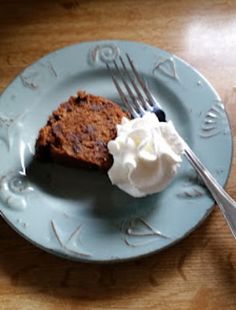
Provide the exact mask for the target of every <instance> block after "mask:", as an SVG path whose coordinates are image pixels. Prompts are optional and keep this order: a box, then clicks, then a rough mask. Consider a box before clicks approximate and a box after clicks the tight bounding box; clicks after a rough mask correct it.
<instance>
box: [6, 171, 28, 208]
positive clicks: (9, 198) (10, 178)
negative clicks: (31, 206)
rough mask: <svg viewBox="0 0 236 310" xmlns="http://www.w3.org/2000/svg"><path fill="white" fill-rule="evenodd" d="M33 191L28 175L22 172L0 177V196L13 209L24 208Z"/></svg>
mask: <svg viewBox="0 0 236 310" xmlns="http://www.w3.org/2000/svg"><path fill="white" fill-rule="evenodd" d="M32 191H33V187H31V186H30V184H29V182H28V180H27V177H26V176H23V175H21V174H20V173H9V174H7V175H6V176H3V177H2V178H1V179H0V198H1V199H2V200H3V202H4V203H6V205H7V206H8V207H9V208H10V209H12V210H18V211H20V210H24V209H25V208H26V206H27V196H28V194H29V193H30V192H32Z"/></svg>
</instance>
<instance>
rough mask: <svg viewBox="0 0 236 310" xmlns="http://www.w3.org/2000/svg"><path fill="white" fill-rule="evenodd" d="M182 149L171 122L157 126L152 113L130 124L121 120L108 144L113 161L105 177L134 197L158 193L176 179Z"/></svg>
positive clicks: (127, 120)
mask: <svg viewBox="0 0 236 310" xmlns="http://www.w3.org/2000/svg"><path fill="white" fill-rule="evenodd" d="M184 145H185V143H184V141H183V140H182V138H181V137H180V136H179V135H178V133H177V132H176V130H175V128H174V125H173V124H172V122H170V121H169V122H159V120H158V118H157V117H156V115H155V114H154V113H151V112H147V113H145V114H144V116H143V117H141V118H136V119H132V120H129V119H127V118H125V117H124V118H123V119H122V122H121V124H120V125H117V137H116V138H115V139H114V140H111V141H109V143H108V150H109V152H110V153H111V154H112V155H113V159H114V162H113V165H112V167H111V168H110V169H109V171H108V176H109V178H110V180H111V182H112V184H114V185H117V186H118V187H119V188H120V189H121V190H123V191H125V192H126V193H128V194H130V195H132V196H134V197H143V196H146V195H149V194H153V193H157V192H160V191H162V190H163V189H164V188H165V187H166V186H167V185H168V184H169V183H170V182H171V180H172V179H173V177H174V176H175V175H176V172H177V170H178V167H179V166H180V163H181V161H182V159H181V154H182V153H183V151H184Z"/></svg>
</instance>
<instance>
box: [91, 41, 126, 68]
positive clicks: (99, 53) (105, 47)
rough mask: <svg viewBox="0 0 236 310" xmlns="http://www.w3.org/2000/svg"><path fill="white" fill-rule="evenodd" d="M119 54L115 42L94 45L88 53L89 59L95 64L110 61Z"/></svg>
mask: <svg viewBox="0 0 236 310" xmlns="http://www.w3.org/2000/svg"><path fill="white" fill-rule="evenodd" d="M119 55H120V49H119V47H118V46H116V45H115V44H112V43H111V44H102V45H97V46H95V47H94V48H93V49H92V50H91V51H90V55H89V60H90V62H92V64H94V65H96V64H98V63H99V62H102V63H105V64H106V63H110V62H112V61H114V60H115V59H116V58H117V57H118V56H119Z"/></svg>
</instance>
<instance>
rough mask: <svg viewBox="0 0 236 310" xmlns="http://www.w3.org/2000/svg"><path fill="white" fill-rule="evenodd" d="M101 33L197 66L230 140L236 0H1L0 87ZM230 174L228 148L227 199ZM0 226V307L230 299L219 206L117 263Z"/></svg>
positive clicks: (133, 305)
mask: <svg viewBox="0 0 236 310" xmlns="http://www.w3.org/2000/svg"><path fill="white" fill-rule="evenodd" d="M99 39H126V40H135V41H140V42H145V43H149V44H152V45H155V46H158V47H160V48H162V49H165V50H168V51H170V52H172V53H175V54H177V55H178V56H180V57H182V58H183V59H185V60H186V61H188V62H189V63H190V64H192V65H193V66H195V67H196V68H197V69H198V70H199V71H201V72H202V73H203V74H204V75H205V76H206V78H207V79H208V80H209V81H210V82H211V83H212V84H213V86H214V87H215V88H216V89H217V91H218V92H219V94H220V95H221V97H222V98H223V100H224V101H225V104H226V109H227V111H228V113H229V117H230V120H231V124H232V131H233V134H234V145H235V144H236V53H235V51H236V1H234V0H232V1H220V0H215V1H214V0H211V1H210V0H204V1H203V0H198V1H196V0H189V1H187V0H186V1H184V0H179V1H175V0H173V1H155V0H153V1H151V0H147V1H140V0H136V1H131V0H130V1H128V0H120V1H115V0H114V1H109V0H103V1H102V0H97V1H95V0H94V1H93V0H87V1H85V0H81V1H80V0H41V1H32V0H31V1H30V0H28V1H27V0H8V1H6V0H5V1H3V0H0V91H2V90H3V89H4V88H5V87H6V86H7V85H8V83H9V82H10V81H11V80H12V79H13V78H14V77H15V76H16V75H17V74H18V73H19V72H20V71H21V70H22V69H23V68H24V67H25V66H26V65H28V64H30V63H32V62H34V61H35V60H37V59H38V58H39V57H41V56H43V55H45V54H47V53H48V52H51V51H52V50H55V49H57V48H61V47H64V46H66V45H68V44H72V43H78V42H81V41H87V40H99ZM1 156H4V155H3V154H1ZM235 175H236V158H235V156H234V160H233V167H232V172H231V175H230V178H229V181H228V185H227V190H228V192H229V193H230V195H232V197H233V198H234V199H236V176H235ZM0 236H1V238H0V309H24V310H27V309H42V310H43V309H81V310H84V309H146V310H149V309H158V310H162V309H176V310H180V309H193V310H198V309H200V310H202V309H208V310H216V309H236V242H235V240H234V239H233V237H232V235H231V234H230V232H229V230H228V227H227V226H226V224H225V221H224V220H223V218H222V215H221V214H220V212H219V211H218V210H217V209H216V210H215V211H214V212H213V213H212V215H211V216H210V217H209V218H208V219H207V220H206V221H205V222H204V223H203V225H201V227H200V228H198V229H197V230H196V231H195V232H193V233H192V234H191V235H190V236H189V237H187V238H186V239H184V240H183V241H181V242H180V243H179V244H177V245H175V246H174V247H172V248H170V249H168V250H166V251H164V252H161V253H159V254H156V255H152V256H150V257H148V258H145V259H142V260H138V261H134V262H129V263H122V264H112V265H96V264H82V263H74V262H70V261H66V260H62V259H59V258H57V257H54V256H52V255H50V254H47V253H44V252H43V251H41V250H39V249H37V248H35V247H33V246H32V245H31V244H29V243H28V242H27V241H25V240H24V239H23V238H21V237H20V236H18V235H17V234H16V233H15V232H14V231H13V230H12V229H11V228H9V226H8V225H7V224H5V222H4V221H3V220H0Z"/></svg>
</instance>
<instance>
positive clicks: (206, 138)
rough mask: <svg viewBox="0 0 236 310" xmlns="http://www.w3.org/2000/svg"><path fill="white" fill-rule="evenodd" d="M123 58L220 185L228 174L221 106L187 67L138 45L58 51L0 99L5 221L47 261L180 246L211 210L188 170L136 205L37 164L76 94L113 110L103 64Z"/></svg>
mask: <svg viewBox="0 0 236 310" xmlns="http://www.w3.org/2000/svg"><path fill="white" fill-rule="evenodd" d="M125 52H128V53H129V54H130V55H131V56H132V58H133V60H134V62H135V63H136V65H137V66H138V68H139V71H140V72H141V73H142V74H143V76H144V77H145V78H146V80H147V82H148V84H149V87H150V89H151V90H152V91H153V92H154V94H155V95H156V96H157V98H158V99H159V101H160V103H161V105H162V107H163V108H164V109H165V111H166V113H167V116H168V119H171V120H173V122H174V124H175V126H176V128H177V130H178V131H179V132H180V133H181V135H182V136H183V137H184V138H185V139H186V140H187V142H188V143H189V145H190V146H191V147H192V149H193V150H194V151H195V152H196V153H197V155H198V156H199V157H200V159H201V160H202V161H203V163H204V164H205V165H206V166H207V167H208V168H209V170H210V171H211V172H212V174H213V175H214V176H215V177H216V178H217V180H218V181H219V183H220V184H222V185H224V184H225V182H226V180H227V177H228V175H229V172H230V168H231V158H232V136H231V131H230V125H229V121H228V118H227V115H226V113H225V110H224V105H223V103H222V101H221V99H220V98H219V96H218V95H217V93H216V92H215V90H214V89H213V88H212V86H211V85H210V84H209V83H208V82H207V81H206V79H205V78H204V77H203V76H202V75H201V74H199V73H198V72H197V71H196V70H195V69H193V68H192V67H191V66H190V65H188V64H187V63H185V62H184V61H182V60H181V59H179V58H178V57H176V56H174V55H172V54H169V53H167V52H164V51H162V50H160V49H158V48H156V47H152V46H148V45H145V44H141V43H136V42H127V41H98V42H87V43H81V44H78V45H73V46H69V47H66V48H63V49H60V50H57V51H55V52H53V53H51V54H49V55H47V56H45V57H43V58H41V59H40V60H38V61H37V62H36V63H34V64H33V65H30V66H29V67H27V68H26V69H25V70H24V71H23V72H22V73H20V74H19V76H18V77H17V78H16V79H15V80H14V81H13V82H12V83H11V84H10V85H9V86H8V87H7V89H6V90H5V91H4V93H3V94H2V95H1V97H0V152H1V154H2V156H1V162H0V198H1V203H0V211H1V215H2V216H3V218H4V219H5V220H6V221H7V222H8V223H9V224H10V225H11V226H12V227H13V228H14V229H15V230H16V231H17V232H18V233H20V234H21V235H22V236H23V237H25V238H26V239H28V240H29V241H31V242H32V243H33V244H35V245H37V246H39V247H40V248H42V249H44V250H46V251H48V252H52V253H53V254H56V255H60V256H63V257H66V258H69V259H73V260H79V261H90V262H92V261H93V262H94V261H95V262H108V261H119V260H127V259H132V258H136V257H140V256H144V255H147V254H150V253H153V252H157V251H159V250H161V249H163V248H165V247H167V246H170V245H172V244H173V243H175V242H176V241H178V240H180V239H182V238H183V237H185V236H186V235H187V234H188V233H189V232H191V231H192V230H193V229H195V228H196V226H197V225H199V223H201V222H202V221H203V220H204V219H205V218H206V216H207V215H208V214H209V212H210V211H211V209H212V206H213V200H212V198H211V197H210V196H209V195H208V192H207V191H206V189H205V188H204V187H203V186H202V184H201V182H200V181H199V179H198V178H197V175H196V173H195V171H194V170H193V168H192V167H191V166H190V165H189V164H188V163H187V162H186V161H183V163H182V166H181V168H180V170H179V173H178V175H177V176H176V178H175V179H174V181H173V182H172V183H171V185H170V186H169V187H168V188H166V190H164V191H163V192H162V193H160V194H156V195H151V196H149V197H147V198H139V199H135V198H132V197H130V196H128V195H127V194H125V193H124V192H122V191H120V190H119V189H118V188H116V187H114V186H112V185H111V184H110V181H109V179H108V177H107V176H106V175H105V174H102V173H99V172H93V171H84V170H78V169H77V170H76V169H71V168H66V167H61V166H59V165H55V164H42V163H37V162H36V161H35V160H34V158H33V154H34V146H35V140H36V138H37V135H38V132H39V129H40V128H41V127H42V126H44V124H45V123H46V121H47V118H48V116H49V115H50V114H51V112H52V111H53V110H54V109H56V108H57V106H58V105H59V103H61V102H63V101H65V100H67V99H68V97H69V96H70V95H74V94H76V92H77V90H79V89H80V90H86V91H87V92H90V93H93V94H96V95H101V96H104V97H107V98H110V99H111V100H114V101H116V102H119V98H118V96H117V92H116V90H115V88H114V86H113V83H112V81H111V78H110V76H109V73H108V72H107V70H106V67H105V63H106V62H110V61H112V60H113V59H115V58H116V57H117V56H118V55H119V54H124V53H125ZM159 232H161V233H162V234H163V235H162V236H161V235H160V234H159ZM2 237H4V236H2Z"/></svg>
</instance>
